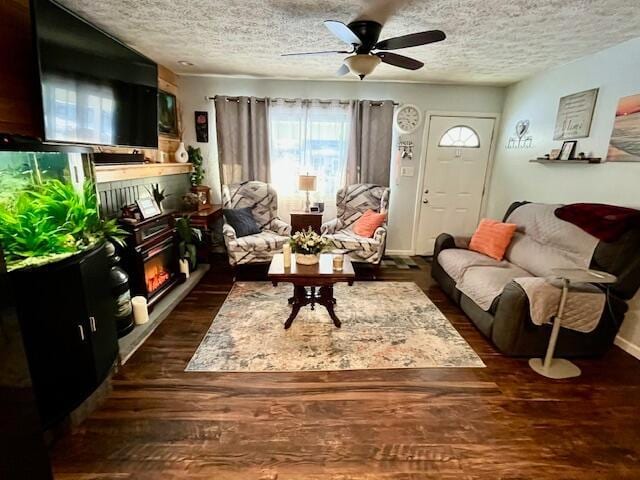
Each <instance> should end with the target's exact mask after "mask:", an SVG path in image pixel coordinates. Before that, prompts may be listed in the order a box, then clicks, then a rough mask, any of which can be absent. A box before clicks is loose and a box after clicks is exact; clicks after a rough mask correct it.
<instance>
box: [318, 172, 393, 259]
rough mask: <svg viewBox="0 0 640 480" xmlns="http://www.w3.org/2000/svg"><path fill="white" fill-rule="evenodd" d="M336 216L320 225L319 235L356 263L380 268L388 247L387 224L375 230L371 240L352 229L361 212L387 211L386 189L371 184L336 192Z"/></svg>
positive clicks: (357, 184)
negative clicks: (375, 265) (374, 265)
mask: <svg viewBox="0 0 640 480" xmlns="http://www.w3.org/2000/svg"><path fill="white" fill-rule="evenodd" d="M336 208H337V216H338V218H335V219H333V220H331V221H329V222H327V223H325V224H323V225H322V234H323V235H324V236H325V237H327V238H328V239H330V240H331V241H332V242H333V244H334V245H335V246H336V248H339V249H342V250H346V251H347V252H348V253H349V256H350V257H351V259H352V260H353V261H355V262H366V263H373V264H379V263H380V261H381V260H382V257H383V256H384V250H385V246H386V243H387V223H386V222H385V223H384V225H382V226H381V227H378V229H377V230H376V231H375V232H374V234H373V237H371V238H369V237H363V236H360V235H358V234H356V233H355V232H354V231H353V230H352V228H353V224H354V223H355V222H356V220H358V219H359V218H360V217H361V216H362V214H363V213H364V212H366V211H367V210H369V209H371V210H373V211H374V212H378V213H383V212H387V211H388V209H389V188H387V187H383V186H380V185H373V184H370V183H356V184H354V185H349V186H347V187H345V188H342V189H340V190H338V193H337V194H336Z"/></svg>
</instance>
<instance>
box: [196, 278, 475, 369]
mask: <svg viewBox="0 0 640 480" xmlns="http://www.w3.org/2000/svg"><path fill="white" fill-rule="evenodd" d="M292 290H293V288H292V286H291V285H290V284H280V285H278V286H277V287H274V286H272V285H271V283H269V282H238V283H236V284H235V285H234V286H233V288H232V290H231V292H230V293H229V296H228V297H227V299H226V300H225V302H224V304H223V305H222V307H221V308H220V311H219V312H218V315H217V316H216V318H215V319H214V320H213V323H212V324H211V327H210V328H209V331H208V332H207V334H206V336H205V337H204V340H202V343H201V344H200V346H199V347H198V350H197V351H196V353H195V355H194V356H193V358H192V359H191V361H190V362H189V364H188V365H187V368H186V371H189V372H267V371H268V372H277V371H287V372H293V371H304V370H362V369H386V368H431V367H484V366H485V365H484V363H483V362H482V360H480V357H478V355H476V353H475V352H474V351H473V349H472V348H471V347H470V346H469V345H468V344H467V342H466V341H465V340H464V339H463V338H462V337H461V336H460V335H459V334H458V332H457V331H456V330H455V329H454V328H453V326H452V325H451V324H450V323H449V321H448V320H447V319H446V318H445V317H444V315H443V314H442V312H440V310H438V309H437V308H436V306H435V305H434V304H433V303H432V302H431V300H429V298H428V297H427V296H426V295H425V294H424V292H423V291H422V290H420V288H418V286H417V285H416V284H415V283H412V282H356V284H355V285H353V286H351V287H349V286H348V285H346V284H338V285H336V286H335V293H334V296H335V298H336V300H337V305H336V314H337V315H338V317H339V318H340V320H341V321H342V328H340V329H338V328H335V327H334V326H333V323H332V322H331V319H330V318H329V315H328V314H327V312H326V310H325V308H324V307H323V306H320V305H317V306H316V309H315V310H313V311H312V310H311V309H310V307H303V309H302V310H301V311H300V313H299V314H298V316H297V318H296V319H295V320H294V322H293V325H292V326H291V328H290V329H289V330H285V329H284V328H283V324H284V321H285V320H286V318H287V316H288V315H289V311H290V308H291V307H289V305H288V304H287V299H288V298H289V297H290V296H291V294H292Z"/></svg>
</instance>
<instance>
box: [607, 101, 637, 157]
mask: <svg viewBox="0 0 640 480" xmlns="http://www.w3.org/2000/svg"><path fill="white" fill-rule="evenodd" d="M607 161H608V162H640V94H638V95H631V96H629V97H622V98H621V99H620V100H619V101H618V108H617V109H616V119H615V121H614V122H613V130H612V131H611V139H610V140H609V150H608V151H607Z"/></svg>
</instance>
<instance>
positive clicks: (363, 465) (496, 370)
mask: <svg viewBox="0 0 640 480" xmlns="http://www.w3.org/2000/svg"><path fill="white" fill-rule="evenodd" d="M416 261H418V262H420V269H419V270H418V269H412V270H398V269H382V270H381V273H380V275H379V278H380V279H383V280H406V281H414V282H416V283H417V284H418V285H419V286H420V287H421V288H423V289H424V290H425V291H426V292H427V293H428V295H429V297H430V298H431V299H432V300H433V301H434V302H435V303H436V305H437V306H438V307H439V308H440V309H441V310H442V311H443V312H444V313H445V315H446V316H447V318H448V319H449V320H450V321H451V323H452V324H453V325H454V326H455V328H456V329H457V330H458V331H459V332H460V333H461V334H462V335H463V336H464V338H465V339H466V340H467V341H468V342H469V343H470V344H471V346H472V347H473V348H474V349H475V351H476V352H478V354H479V355H480V356H481V357H482V359H483V360H484V362H485V363H486V365H487V368H484V369H455V368H434V369H403V370H386V371H376V370H364V371H341V372H298V373H273V374H271V373H255V374H253V373H244V374H240V373H229V374H214V373H185V372H184V371H183V370H184V368H185V366H186V364H187V362H188V361H189V359H190V358H191V356H192V355H193V353H194V351H195V349H196V347H197V346H198V344H199V343H200V341H201V339H202V337H203V336H204V334H205V332H206V330H207V329H208V327H209V325H210V323H211V320H212V319H213V317H214V315H215V313H216V312H217V310H218V308H219V307H220V305H221V304H222V302H223V301H224V299H225V296H226V294H227V292H228V291H229V289H230V288H231V284H232V281H231V275H230V272H229V269H228V267H227V266H226V265H225V263H224V261H222V260H219V261H217V262H216V263H215V264H214V265H213V267H212V271H211V272H210V273H209V274H208V276H206V277H205V279H204V280H203V281H202V282H201V283H200V285H199V286H198V287H197V288H196V289H195V290H194V291H193V292H192V293H191V294H190V295H189V296H188V297H187V298H186V299H185V301H184V302H183V303H182V304H181V305H180V306H179V307H178V308H177V309H176V310H175V311H174V312H173V313H172V315H171V316H170V317H169V318H167V320H165V322H164V323H163V324H162V325H161V326H160V327H159V328H158V329H157V330H156V331H155V333H154V334H153V335H152V336H151V337H150V338H149V340H148V341H147V342H146V343H145V344H144V345H143V346H142V348H141V349H140V350H139V351H138V352H137V353H136V354H135V355H134V356H133V358H132V359H131V360H130V361H129V362H128V363H127V364H126V365H125V367H123V368H122V370H121V371H120V372H119V373H118V375H117V377H116V380H115V384H114V391H113V393H112V395H111V396H110V397H109V399H108V400H107V401H106V403H105V404H104V405H103V406H102V408H100V409H99V410H98V411H96V412H95V413H94V414H93V415H92V416H91V417H90V418H89V419H88V420H87V421H86V422H85V423H83V424H82V425H81V426H80V427H79V429H78V430H77V431H76V432H75V433H74V434H73V435H69V436H67V437H65V438H62V439H60V440H59V441H58V442H57V443H56V444H55V445H54V446H53V449H52V456H53V462H54V469H55V472H56V478H57V479H65V480H70V479H83V480H103V479H136V480H151V479H153V480H160V479H162V480H170V479H183V478H193V479H202V480H204V479H211V480H213V479H215V480H227V479H229V480H231V479H234V480H235V479H278V480H284V479H312V480H319V479H334V480H338V479H340V480H347V479H368V480H371V479H385V480H391V479H397V480H400V479H402V480H409V479H429V478H434V479H456V480H459V479H511V480H516V479H562V480H565V479H580V480H591V479H593V480H595V479H598V480H601V479H640V362H638V361H637V360H635V359H634V358H633V357H631V356H630V355H627V354H626V353H624V352H623V351H622V350H620V349H618V348H617V347H615V348H613V349H612V350H611V351H610V352H609V354H608V355H607V356H606V357H605V358H603V359H600V360H588V361H579V362H577V363H578V364H579V366H580V367H581V368H582V371H583V375H582V376H581V377H579V378H577V379H571V380H563V381H552V380H547V379H544V378H542V377H540V376H538V375H536V374H535V373H533V372H532V371H531V370H530V369H529V368H528V366H527V362H526V360H523V359H512V358H506V357H503V356H502V355H500V354H499V353H498V352H496V351H495V350H494V349H493V348H492V347H491V345H490V344H489V343H488V342H487V341H486V340H485V339H484V337H482V336H481V335H480V334H479V333H478V332H477V331H476V330H475V328H474V327H473V326H472V324H471V323H469V321H468V320H467V319H466V317H465V316H464V314H463V313H462V312H461V311H460V310H459V309H458V308H457V307H456V306H455V305H454V304H452V303H451V302H450V301H448V299H447V298H446V297H445V296H444V294H443V293H442V291H441V290H440V289H439V288H438V287H437V286H435V285H432V284H431V281H430V280H429V275H428V273H429V272H428V270H429V266H428V264H427V263H426V262H425V261H424V260H422V259H419V258H418V259H416ZM265 272H266V270H261V269H257V270H252V271H249V272H246V273H245V274H244V275H243V277H244V278H243V279H245V280H246V279H264V278H265ZM360 277H361V278H363V277H364V278H370V277H371V272H370V271H369V270H365V271H364V272H360Z"/></svg>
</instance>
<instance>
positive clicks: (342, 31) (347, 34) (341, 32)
mask: <svg viewBox="0 0 640 480" xmlns="http://www.w3.org/2000/svg"><path fill="white" fill-rule="evenodd" d="M324 26H325V27H327V28H328V29H329V31H330V32H331V33H333V34H334V35H335V36H336V37H338V38H339V39H340V40H342V41H343V42H344V43H347V44H349V45H362V40H360V38H358V36H357V35H356V34H355V33H353V32H352V31H351V29H350V28H349V27H347V26H346V25H345V24H344V23H342V22H338V21H337V20H325V21H324Z"/></svg>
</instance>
